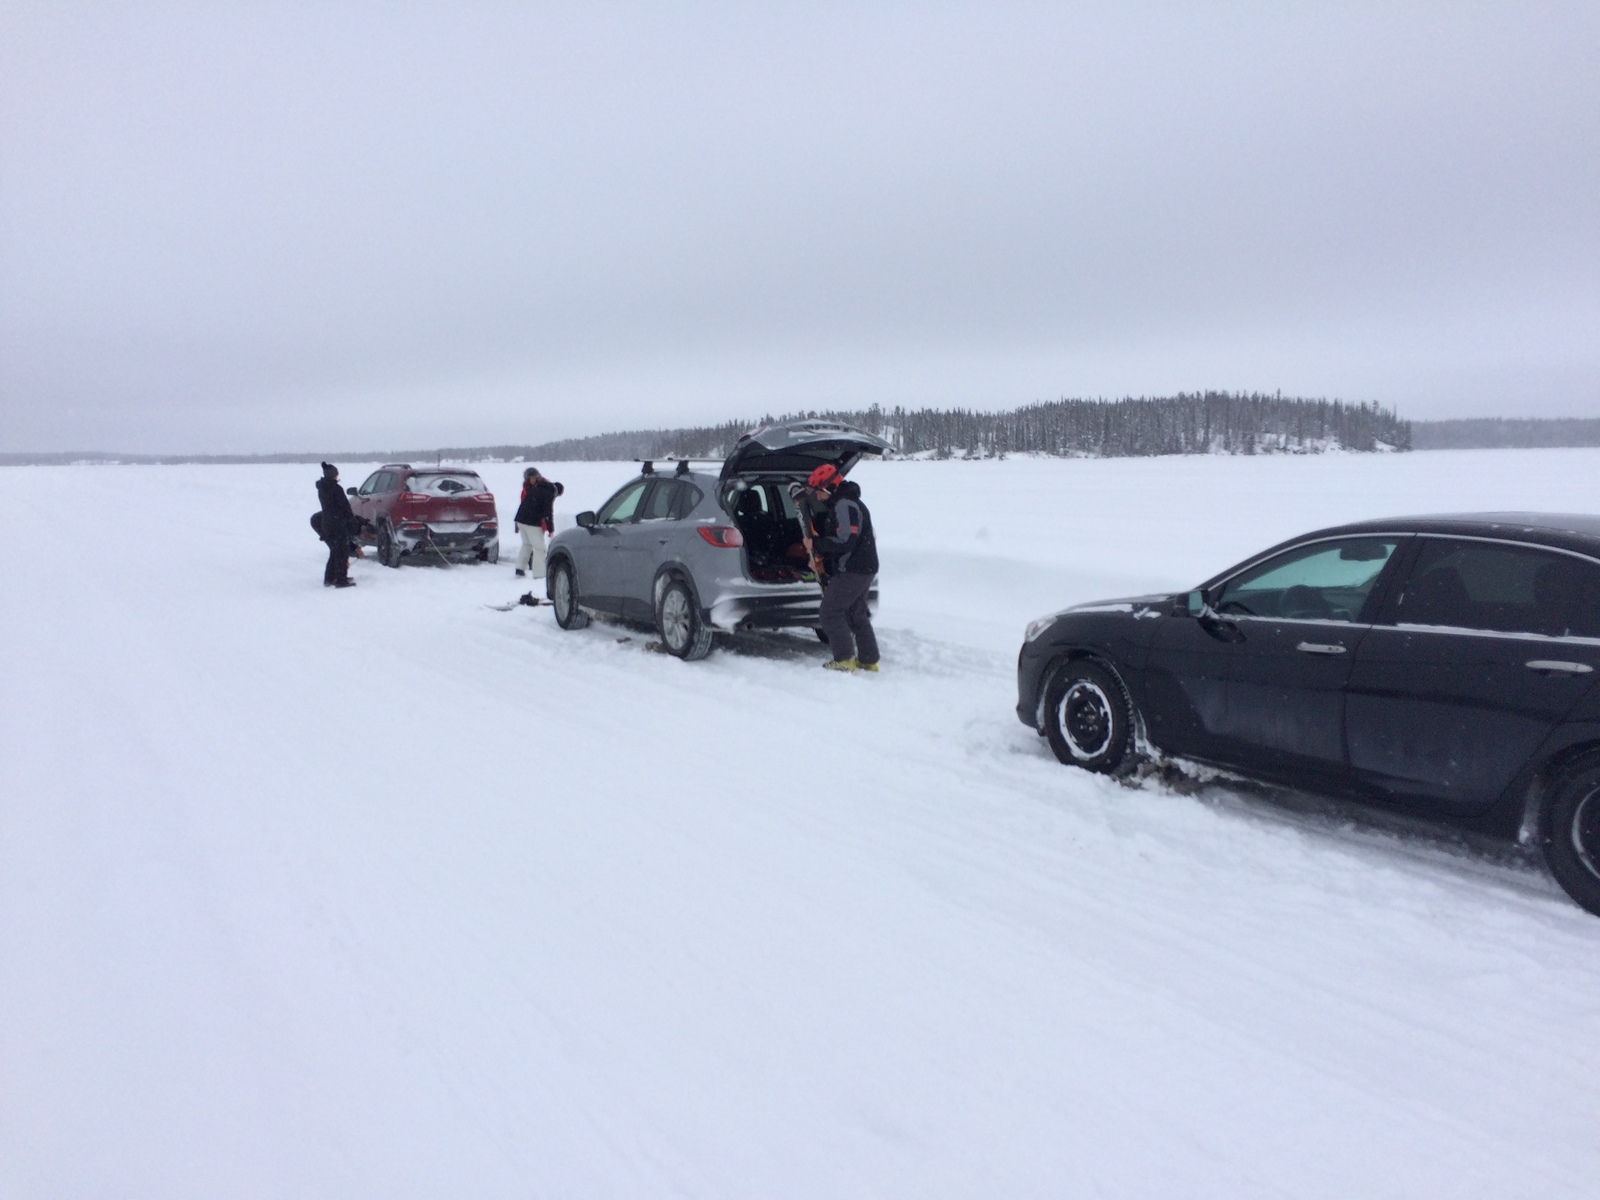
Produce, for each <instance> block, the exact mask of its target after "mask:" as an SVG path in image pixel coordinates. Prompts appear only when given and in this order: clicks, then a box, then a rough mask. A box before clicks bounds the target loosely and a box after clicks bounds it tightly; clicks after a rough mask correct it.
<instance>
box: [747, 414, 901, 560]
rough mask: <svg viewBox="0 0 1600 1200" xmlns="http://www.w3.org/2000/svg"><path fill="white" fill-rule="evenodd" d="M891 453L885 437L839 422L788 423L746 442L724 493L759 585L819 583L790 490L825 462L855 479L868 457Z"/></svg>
mask: <svg viewBox="0 0 1600 1200" xmlns="http://www.w3.org/2000/svg"><path fill="white" fill-rule="evenodd" d="M888 449H889V443H887V442H885V441H884V440H883V439H882V438H879V437H874V436H873V435H872V434H870V433H867V432H866V431H865V430H862V429H856V428H855V427H853V426H850V425H845V424H841V423H840V422H838V421H821V420H800V421H784V422H782V423H780V424H777V425H767V426H763V427H762V428H760V429H758V430H756V431H755V432H754V433H747V434H745V436H744V437H742V438H740V439H739V444H738V445H737V446H735V447H734V449H733V453H732V454H730V455H728V459H727V461H726V462H725V463H723V465H722V477H721V481H720V488H721V494H722V502H723V506H724V507H725V508H727V510H728V512H729V514H730V515H731V516H732V517H733V521H734V524H736V525H737V526H738V527H739V531H740V533H742V534H743V535H744V544H745V562H746V564H747V565H748V567H749V571H750V578H751V579H753V580H755V581H756V582H757V583H800V582H802V581H808V580H811V579H813V578H814V577H813V576H812V574H811V570H810V568H809V566H808V565H807V563H806V555H805V548H804V545H803V543H802V542H801V540H800V518H799V515H798V513H797V512H796V510H795V506H794V501H793V500H791V499H790V498H789V485H790V484H791V483H794V482H796V481H798V480H802V479H804V478H805V477H806V476H808V475H810V474H811V472H812V471H814V470H816V468H817V467H819V466H821V465H822V464H823V463H832V464H833V465H834V466H836V467H837V468H839V472H840V474H849V472H850V468H851V467H853V466H855V465H856V463H858V462H860V461H861V457H862V455H864V454H882V453H884V451H886V450H888Z"/></svg>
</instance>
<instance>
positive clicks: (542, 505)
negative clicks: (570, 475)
mask: <svg viewBox="0 0 1600 1200" xmlns="http://www.w3.org/2000/svg"><path fill="white" fill-rule="evenodd" d="M566 490H567V489H566V488H564V487H562V486H561V485H560V484H559V483H555V482H554V481H552V480H549V479H546V478H545V477H544V476H543V475H541V474H539V468H538V467H529V468H528V469H527V470H526V471H524V472H523V473H522V503H521V504H519V505H518V506H517V518H516V527H517V532H518V533H519V534H521V535H522V549H521V550H519V551H517V574H518V575H519V576H521V575H526V574H527V573H528V572H529V571H532V572H533V573H534V574H535V575H543V574H544V539H545V535H546V534H549V533H554V532H555V531H556V518H555V504H556V497H557V496H559V495H561V493H562V492H564V491H566Z"/></svg>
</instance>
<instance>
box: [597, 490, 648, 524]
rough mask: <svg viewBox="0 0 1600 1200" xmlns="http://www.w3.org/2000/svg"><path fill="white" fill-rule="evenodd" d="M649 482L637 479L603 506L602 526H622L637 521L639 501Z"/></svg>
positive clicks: (601, 512)
mask: <svg viewBox="0 0 1600 1200" xmlns="http://www.w3.org/2000/svg"><path fill="white" fill-rule="evenodd" d="M649 482H650V481H649V480H648V479H636V480H634V481H633V482H632V483H630V484H629V485H628V486H627V487H625V488H623V489H622V490H621V491H620V492H618V493H617V494H616V495H615V496H613V497H611V499H609V500H607V501H606V502H605V503H604V504H603V505H601V507H600V514H599V517H600V524H602V525H620V524H622V523H623V522H624V521H632V520H635V519H636V517H637V514H638V511H639V499H640V497H642V496H643V495H644V489H645V487H646V486H647V485H648V484H649Z"/></svg>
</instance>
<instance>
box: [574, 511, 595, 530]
mask: <svg viewBox="0 0 1600 1200" xmlns="http://www.w3.org/2000/svg"><path fill="white" fill-rule="evenodd" d="M594 526H595V515H594V513H592V512H581V513H579V514H578V528H579V529H593V528H594Z"/></svg>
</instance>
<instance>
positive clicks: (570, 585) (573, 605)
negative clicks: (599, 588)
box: [547, 558, 589, 629]
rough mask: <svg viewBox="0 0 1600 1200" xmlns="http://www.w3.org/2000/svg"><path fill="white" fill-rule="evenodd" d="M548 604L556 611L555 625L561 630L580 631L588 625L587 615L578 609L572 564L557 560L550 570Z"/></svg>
mask: <svg viewBox="0 0 1600 1200" xmlns="http://www.w3.org/2000/svg"><path fill="white" fill-rule="evenodd" d="M547 582H548V587H549V591H550V604H551V606H552V607H554V608H555V610H556V624H557V625H559V626H561V628H563V629H582V628H583V627H584V626H585V625H587V624H588V623H589V614H588V613H586V612H584V611H583V610H582V609H581V608H579V607H578V581H577V579H576V578H574V576H573V574H572V564H571V563H569V562H568V561H567V560H566V559H564V558H563V559H558V560H557V561H556V563H555V565H554V566H552V567H551V568H550V574H549V577H548V581H547Z"/></svg>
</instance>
